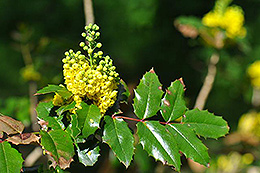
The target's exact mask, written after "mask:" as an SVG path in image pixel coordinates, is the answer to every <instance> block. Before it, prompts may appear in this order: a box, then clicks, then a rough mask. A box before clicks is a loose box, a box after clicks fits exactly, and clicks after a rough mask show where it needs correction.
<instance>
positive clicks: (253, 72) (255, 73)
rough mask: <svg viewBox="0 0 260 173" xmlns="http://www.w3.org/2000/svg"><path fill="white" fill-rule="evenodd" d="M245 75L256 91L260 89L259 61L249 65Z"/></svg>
mask: <svg viewBox="0 0 260 173" xmlns="http://www.w3.org/2000/svg"><path fill="white" fill-rule="evenodd" d="M247 73H248V75H249V77H250V79H251V84H252V86H253V87H255V88H256V89H260V61H259V60H258V61H255V62H254V63H253V64H251V65H250V66H249V67H248V69H247Z"/></svg>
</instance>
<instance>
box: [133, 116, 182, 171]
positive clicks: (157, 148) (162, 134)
mask: <svg viewBox="0 0 260 173" xmlns="http://www.w3.org/2000/svg"><path fill="white" fill-rule="evenodd" d="M137 134H138V136H139V141H140V143H141V144H142V146H143V148H144V150H146V151H147V152H148V154H149V155H151V156H153V157H154V158H155V159H156V160H159V161H161V162H162V163H163V164H167V165H173V166H174V167H175V168H176V169H177V171H179V170H180V165H181V161H180V154H179V150H178V147H177V144H176V140H175V138H174V136H173V135H171V134H170V133H169V131H168V130H167V129H166V128H165V126H163V125H161V124H160V123H159V122H157V121H147V122H139V123H137Z"/></svg>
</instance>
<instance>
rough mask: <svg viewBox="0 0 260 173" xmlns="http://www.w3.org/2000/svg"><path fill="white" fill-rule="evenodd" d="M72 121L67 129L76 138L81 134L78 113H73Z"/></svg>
mask: <svg viewBox="0 0 260 173" xmlns="http://www.w3.org/2000/svg"><path fill="white" fill-rule="evenodd" d="M70 117H71V121H70V124H69V126H68V127H67V129H66V131H67V132H68V133H69V134H70V135H71V136H72V137H73V138H76V137H77V136H78V135H79V134H80V129H79V127H78V120H77V115H75V114H71V115H70Z"/></svg>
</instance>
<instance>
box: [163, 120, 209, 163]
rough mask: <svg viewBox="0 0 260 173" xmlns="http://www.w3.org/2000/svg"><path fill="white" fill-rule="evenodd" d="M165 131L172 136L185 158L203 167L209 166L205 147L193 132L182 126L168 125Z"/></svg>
mask: <svg viewBox="0 0 260 173" xmlns="http://www.w3.org/2000/svg"><path fill="white" fill-rule="evenodd" d="M166 127H167V129H168V130H169V132H170V133H171V134H172V135H173V136H174V138H175V139H176V141H177V145H178V147H179V149H180V151H182V152H183V153H184V155H185V156H186V158H191V159H192V160H194V161H195V162H198V163H200V164H202V165H204V166H208V164H209V155H208V150H207V147H205V145H204V144H203V143H202V142H201V141H200V140H199V139H198V137H197V136H196V135H195V133H194V132H193V130H192V129H191V128H189V127H188V126H186V125H184V124H168V125H167V126H166Z"/></svg>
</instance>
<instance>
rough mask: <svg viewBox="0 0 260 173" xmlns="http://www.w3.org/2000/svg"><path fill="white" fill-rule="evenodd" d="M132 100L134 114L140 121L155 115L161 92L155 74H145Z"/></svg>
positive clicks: (158, 107) (151, 71) (151, 72)
mask: <svg viewBox="0 0 260 173" xmlns="http://www.w3.org/2000/svg"><path fill="white" fill-rule="evenodd" d="M134 92H135V98H134V105H133V106H134V112H135V114H136V116H137V117H139V118H140V119H145V118H149V117H152V116H154V115H156V113H157V112H158V110H159V109H160V102H161V98H162V94H163V91H162V90H161V83H160V82H159V79H158V77H157V75H156V74H155V72H154V71H153V69H152V70H150V72H147V73H146V74H145V75H144V76H143V78H142V79H141V81H140V84H139V85H138V86H137V88H136V90H134Z"/></svg>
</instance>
